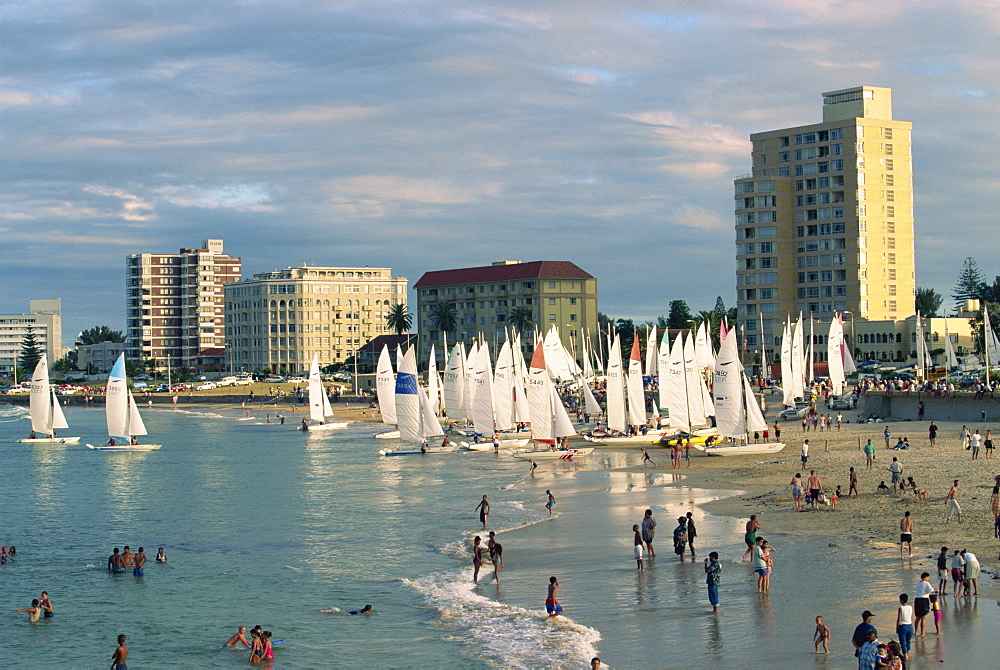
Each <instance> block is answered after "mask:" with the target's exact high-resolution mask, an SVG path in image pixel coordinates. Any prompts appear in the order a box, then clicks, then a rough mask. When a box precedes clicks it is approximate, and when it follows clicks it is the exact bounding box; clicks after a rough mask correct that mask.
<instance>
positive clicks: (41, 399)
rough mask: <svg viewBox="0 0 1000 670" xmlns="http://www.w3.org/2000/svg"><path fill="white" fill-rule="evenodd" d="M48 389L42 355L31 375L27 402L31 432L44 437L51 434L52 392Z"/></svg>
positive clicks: (47, 371)
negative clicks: (28, 404)
mask: <svg viewBox="0 0 1000 670" xmlns="http://www.w3.org/2000/svg"><path fill="white" fill-rule="evenodd" d="M49 389H50V386H49V365H48V362H47V361H46V358H45V354H42V356H41V358H39V359H38V364H37V365H35V371H34V372H33V373H32V375H31V390H30V396H29V398H28V401H29V403H30V412H31V430H33V431H35V432H36V433H45V434H46V435H51V434H52V399H51V398H52V392H51V391H50V390H49Z"/></svg>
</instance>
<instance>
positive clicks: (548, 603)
mask: <svg viewBox="0 0 1000 670" xmlns="http://www.w3.org/2000/svg"><path fill="white" fill-rule="evenodd" d="M558 590H559V580H558V579H556V578H555V577H549V595H548V597H547V598H546V599H545V611H546V612H548V615H549V618H550V619H551V618H552V617H554V616H558V615H560V614H562V611H563V608H562V605H560V604H559V601H558V600H556V592H557V591H558Z"/></svg>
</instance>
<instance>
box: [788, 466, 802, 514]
mask: <svg viewBox="0 0 1000 670" xmlns="http://www.w3.org/2000/svg"><path fill="white" fill-rule="evenodd" d="M790 484H791V485H792V500H794V501H795V511H796V512H801V511H802V493H803V489H804V487H803V484H802V475H801V474H799V473H798V472H796V473H795V476H794V477H792V481H791V482H790Z"/></svg>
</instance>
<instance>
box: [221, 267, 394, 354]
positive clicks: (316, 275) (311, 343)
mask: <svg viewBox="0 0 1000 670" xmlns="http://www.w3.org/2000/svg"><path fill="white" fill-rule="evenodd" d="M396 304H402V305H405V304H406V278H405V277H393V276H392V270H391V269H390V268H343V267H314V266H306V265H303V266H302V267H296V268H288V269H285V270H275V271H273V272H262V273H260V274H255V275H254V276H253V278H252V279H244V280H242V281H238V282H235V283H233V284H230V285H228V286H226V357H227V362H228V365H227V367H228V369H230V370H237V371H245V372H251V371H253V370H257V369H266V370H270V371H271V372H287V373H297V372H302V371H304V370H308V368H309V363H310V362H311V361H312V358H313V356H314V355H318V356H319V362H320V365H321V366H324V365H329V364H331V363H342V362H344V361H346V360H347V359H348V358H350V357H352V356H355V355H356V353H357V351H358V349H359V348H361V346H362V345H363V344H364V343H366V342H368V341H369V340H371V339H373V338H374V337H376V336H377V335H380V334H383V333H387V332H391V329H390V328H389V327H388V326H387V325H386V317H387V316H388V312H389V310H390V309H391V308H392V306H393V305H396Z"/></svg>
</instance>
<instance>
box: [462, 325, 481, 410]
mask: <svg viewBox="0 0 1000 670" xmlns="http://www.w3.org/2000/svg"><path fill="white" fill-rule="evenodd" d="M462 351H463V352H464V356H463V360H464V362H465V370H464V371H463V372H464V374H465V418H467V419H472V404H473V402H474V401H475V397H476V387H475V385H474V384H473V383H472V377H473V375H475V373H476V359H477V358H478V357H479V342H476V341H473V342H472V346H471V347H469V350H468V351H465V347H464V346H463V347H462Z"/></svg>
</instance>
